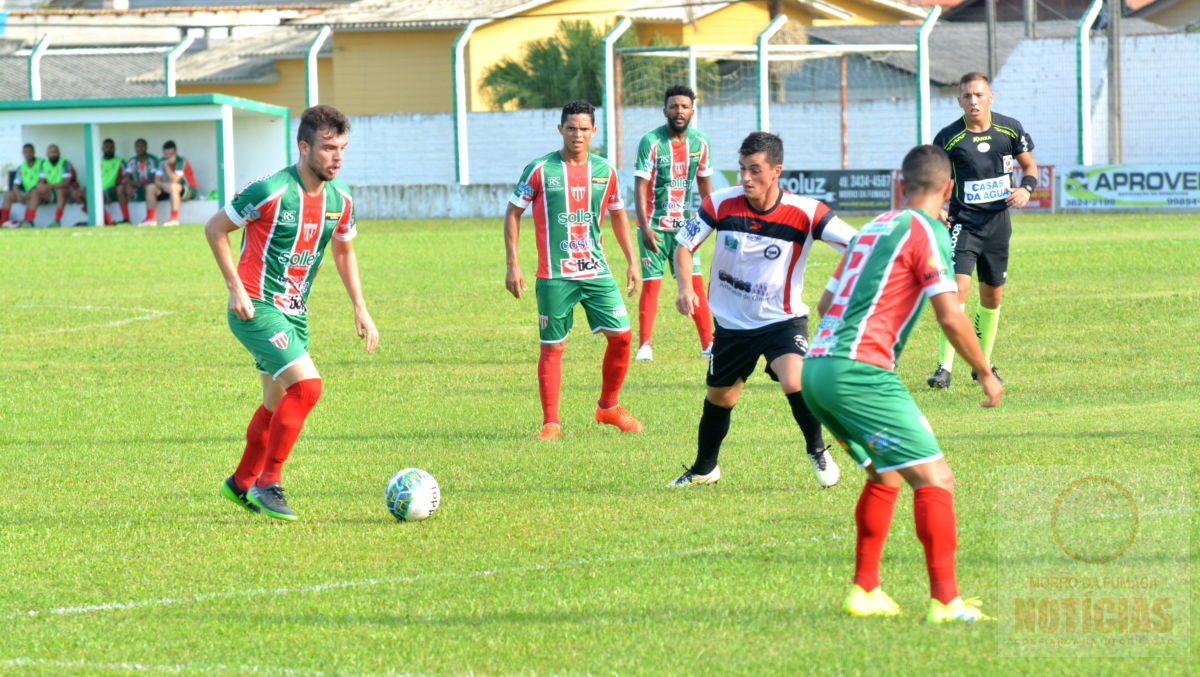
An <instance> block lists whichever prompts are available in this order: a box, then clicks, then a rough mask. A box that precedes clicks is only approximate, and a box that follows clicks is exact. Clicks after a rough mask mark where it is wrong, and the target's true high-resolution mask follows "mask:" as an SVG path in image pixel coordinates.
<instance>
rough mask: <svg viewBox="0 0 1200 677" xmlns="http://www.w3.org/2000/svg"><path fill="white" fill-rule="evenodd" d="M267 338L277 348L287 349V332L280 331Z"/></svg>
mask: <svg viewBox="0 0 1200 677" xmlns="http://www.w3.org/2000/svg"><path fill="white" fill-rule="evenodd" d="M269 340H270V341H271V345H273V346H275V347H276V348H278V349H280V350H287V347H288V335H287V332H283V331H281V332H279V333H278V334H276V335H274V336H272V337H271V338H270V339H269Z"/></svg>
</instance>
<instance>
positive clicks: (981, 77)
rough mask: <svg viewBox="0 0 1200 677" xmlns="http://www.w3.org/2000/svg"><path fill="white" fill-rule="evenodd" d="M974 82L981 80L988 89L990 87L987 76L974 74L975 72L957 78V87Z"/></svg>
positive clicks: (990, 82) (990, 83)
mask: <svg viewBox="0 0 1200 677" xmlns="http://www.w3.org/2000/svg"><path fill="white" fill-rule="evenodd" d="M976 80H983V82H984V84H986V85H987V86H988V87H991V86H992V81H991V80H990V79H989V78H988V76H986V75H984V74H983V73H976V72H975V71H971V72H970V73H965V74H964V75H963V76H962V77H961V78H959V79H958V86H959V87H962V86H963V85H965V84H967V83H968V82H975V81H976Z"/></svg>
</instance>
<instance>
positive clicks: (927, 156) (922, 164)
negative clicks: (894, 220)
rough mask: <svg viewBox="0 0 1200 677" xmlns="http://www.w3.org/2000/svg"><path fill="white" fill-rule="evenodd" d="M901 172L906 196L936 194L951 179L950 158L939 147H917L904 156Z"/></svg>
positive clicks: (927, 145) (926, 145)
mask: <svg viewBox="0 0 1200 677" xmlns="http://www.w3.org/2000/svg"><path fill="white" fill-rule="evenodd" d="M900 171H901V172H902V173H903V174H904V192H905V193H906V194H908V195H911V194H913V193H935V192H938V191H940V190H942V188H944V187H945V186H946V180H947V179H949V178H950V156H949V155H946V151H944V150H942V149H941V148H938V147H937V146H931V145H929V144H925V145H923V146H917V147H915V148H913V149H912V150H910V151H908V155H905V156H904V164H902V165H901V166H900Z"/></svg>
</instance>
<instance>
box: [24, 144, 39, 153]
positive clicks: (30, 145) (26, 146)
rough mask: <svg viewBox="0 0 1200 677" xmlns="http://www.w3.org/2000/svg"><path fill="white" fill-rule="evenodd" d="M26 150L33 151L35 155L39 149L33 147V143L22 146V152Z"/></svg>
mask: <svg viewBox="0 0 1200 677" xmlns="http://www.w3.org/2000/svg"><path fill="white" fill-rule="evenodd" d="M26 148H28V149H29V150H31V151H33V152H35V153H36V152H37V149H36V148H34V147H33V144H32V143H27V144H25V145H24V146H21V150H25V149H26Z"/></svg>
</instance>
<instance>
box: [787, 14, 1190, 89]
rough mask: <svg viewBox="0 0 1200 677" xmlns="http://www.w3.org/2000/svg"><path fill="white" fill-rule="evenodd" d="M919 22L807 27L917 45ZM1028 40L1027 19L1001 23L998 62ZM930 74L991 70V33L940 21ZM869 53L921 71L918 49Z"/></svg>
mask: <svg viewBox="0 0 1200 677" xmlns="http://www.w3.org/2000/svg"><path fill="white" fill-rule="evenodd" d="M1075 24H1076V22H1075V21H1039V22H1038V24H1037V35H1038V37H1039V38H1066V37H1074V35H1075ZM1121 26H1122V30H1123V31H1124V32H1125V33H1126V34H1129V35H1133V34H1138V33H1163V32H1167V31H1168V30H1169V29H1167V28H1165V27H1163V26H1160V25H1158V24H1155V23H1152V22H1150V21H1144V20H1141V19H1126V20H1125V21H1124V22H1122V24H1121ZM917 28H918V27H917V26H915V25H897V24H888V25H877V26H827V27H821V28H818V27H808V28H806V32H807V33H808V36H809V38H810V40H812V41H815V42H819V43H828V44H840V43H849V44H914V43H915V42H916V39H917ZM1024 39H1025V24H1024V23H1023V22H1017V21H1001V22H997V23H996V62H997V63H1001V64H1003V63H1004V62H1005V61H1006V60H1007V59H1008V56H1009V55H1010V54H1011V53H1012V51H1013V50H1014V49H1016V47H1017V45H1018V44H1019V43H1020V42H1021V41H1022V40H1024ZM929 54H930V62H929V78H930V79H931V80H932V81H933V82H934V83H936V84H939V85H953V84H957V83H958V79H959V78H960V77H962V74H963V73H968V72H971V71H978V72H981V73H986V72H987V69H988V68H987V67H988V58H987V57H988V55H987V33H986V27H985V26H984V25H983V24H979V23H955V22H944V23H943V22H939V23H938V24H937V26H935V27H934V29H933V32H932V33H930V35H929ZM867 58H870V59H873V60H875V61H878V62H880V63H885V64H887V65H889V66H892V67H894V68H899V69H901V70H904V71H908V72H910V73H915V72H916V53H915V52H892V53H887V54H879V55H869V56H867Z"/></svg>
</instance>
